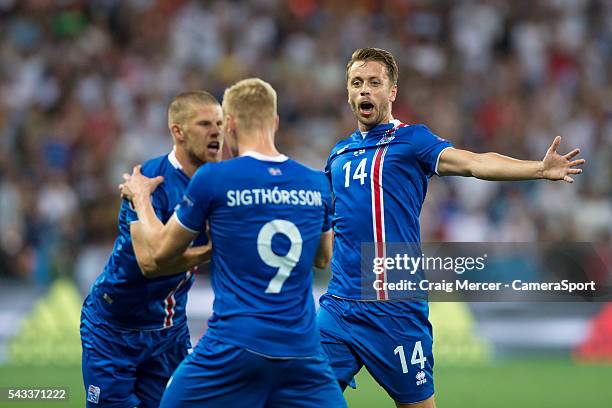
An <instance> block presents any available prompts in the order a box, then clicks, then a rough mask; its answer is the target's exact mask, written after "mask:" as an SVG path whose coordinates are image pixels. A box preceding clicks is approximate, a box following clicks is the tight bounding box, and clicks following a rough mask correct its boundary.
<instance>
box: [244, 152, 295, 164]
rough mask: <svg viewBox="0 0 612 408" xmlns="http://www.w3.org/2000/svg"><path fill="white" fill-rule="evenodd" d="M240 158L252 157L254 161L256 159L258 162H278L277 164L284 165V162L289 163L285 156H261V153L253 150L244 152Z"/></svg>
mask: <svg viewBox="0 0 612 408" xmlns="http://www.w3.org/2000/svg"><path fill="white" fill-rule="evenodd" d="M240 156H249V157H252V158H253V159H256V160H261V161H268V162H277V163H282V162H284V161H287V160H288V159H289V158H288V157H287V156H285V155H284V154H279V155H278V156H267V155H265V154H261V153H258V152H255V151H253V150H249V151H248V152H244V153H243V154H241V155H240Z"/></svg>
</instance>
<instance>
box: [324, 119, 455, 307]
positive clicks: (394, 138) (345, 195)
mask: <svg viewBox="0 0 612 408" xmlns="http://www.w3.org/2000/svg"><path fill="white" fill-rule="evenodd" d="M448 147H451V144H450V143H449V142H448V141H446V140H444V139H442V138H440V137H438V136H436V135H434V134H433V133H431V132H430V131H429V129H427V127H425V126H423V125H405V124H403V123H400V122H399V121H393V122H392V123H388V124H380V125H378V126H376V127H374V128H373V129H371V130H370V131H369V132H367V134H366V135H365V137H363V135H362V133H361V132H360V131H359V130H357V131H355V133H353V134H352V135H351V136H350V137H348V138H347V139H344V140H341V141H340V142H338V143H337V144H336V146H334V148H333V149H332V151H331V153H330V156H329V158H328V160H327V165H326V168H325V171H326V174H327V176H328V178H329V180H330V182H331V185H332V192H333V196H334V216H333V222H332V224H333V228H334V254H333V258H332V263H331V269H332V279H331V281H330V284H329V289H328V293H330V294H332V295H335V296H338V297H342V298H346V299H363V300H388V299H389V298H390V297H389V296H390V294H389V293H388V291H387V290H384V289H379V290H375V289H374V286H373V285H371V283H372V282H373V281H374V278H375V275H374V274H373V273H370V274H368V271H367V270H366V271H364V273H362V259H361V256H362V243H372V246H373V251H374V252H375V253H374V254H373V256H376V257H384V256H385V246H384V244H385V243H390V242H398V243H399V242H402V243H403V242H406V243H418V242H420V227H419V215H420V213H421V207H422V205H423V201H424V199H425V194H426V192H427V183H428V180H429V177H431V176H432V175H434V174H436V171H437V166H438V160H439V157H440V153H441V152H442V151H443V150H444V149H446V148H448ZM381 278H382V280H383V281H385V279H386V273H383V275H382V276H381ZM369 279H371V281H369Z"/></svg>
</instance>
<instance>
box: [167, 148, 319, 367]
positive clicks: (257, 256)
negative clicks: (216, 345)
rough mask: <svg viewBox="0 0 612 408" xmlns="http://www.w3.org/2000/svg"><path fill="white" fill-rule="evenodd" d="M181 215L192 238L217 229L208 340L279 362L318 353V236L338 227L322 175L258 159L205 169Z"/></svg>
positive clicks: (213, 233)
mask: <svg viewBox="0 0 612 408" xmlns="http://www.w3.org/2000/svg"><path fill="white" fill-rule="evenodd" d="M176 216H177V220H178V221H179V223H180V224H181V225H182V226H183V227H184V228H186V229H188V230H190V231H192V232H201V231H203V230H204V229H205V228H206V223H207V222H208V224H209V226H210V234H211V237H212V243H213V253H212V268H211V276H212V278H211V280H212V287H213V290H214V293H215V300H214V304H213V315H212V317H211V318H210V320H209V321H208V332H207V334H206V336H207V337H210V338H214V339H217V340H218V341H221V342H224V343H229V344H233V345H235V346H239V347H243V348H246V349H248V350H251V351H253V352H256V353H260V354H263V355H265V356H269V357H276V358H283V357H286V358H300V357H313V356H315V355H317V354H318V353H319V352H320V343H319V341H320V339H319V332H318V329H317V326H316V323H315V307H314V300H313V297H312V291H311V287H312V264H313V260H314V256H315V253H316V251H317V248H318V245H319V240H320V236H321V232H324V231H327V230H329V229H330V228H331V193H330V190H329V184H328V182H327V180H326V178H325V175H324V174H323V173H322V172H320V171H315V170H312V169H309V168H307V167H305V166H303V165H302V164H300V163H298V162H296V161H294V160H291V159H288V158H287V157H286V156H282V155H281V156H276V157H269V156H263V155H260V154H257V153H255V152H249V153H247V154H245V155H243V156H241V157H238V158H235V159H232V160H228V161H224V162H220V163H208V164H205V165H204V166H202V167H201V168H200V169H199V170H198V171H197V172H196V174H195V175H194V176H193V178H192V179H191V182H190V183H189V186H188V187H187V191H186V193H185V196H184V198H183V201H182V202H181V204H180V205H179V207H178V208H177V211H176Z"/></svg>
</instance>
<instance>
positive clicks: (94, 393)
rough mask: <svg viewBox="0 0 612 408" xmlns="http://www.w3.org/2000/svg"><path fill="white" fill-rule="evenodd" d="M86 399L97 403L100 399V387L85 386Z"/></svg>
mask: <svg viewBox="0 0 612 408" xmlns="http://www.w3.org/2000/svg"><path fill="white" fill-rule="evenodd" d="M87 401H89V402H93V403H94V404H97V403H98V402H99V401H100V387H96V386H95V385H90V386H89V388H87Z"/></svg>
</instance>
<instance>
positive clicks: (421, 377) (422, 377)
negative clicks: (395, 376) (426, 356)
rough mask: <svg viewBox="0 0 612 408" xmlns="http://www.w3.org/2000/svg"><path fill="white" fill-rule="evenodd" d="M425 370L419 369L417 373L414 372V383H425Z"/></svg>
mask: <svg viewBox="0 0 612 408" xmlns="http://www.w3.org/2000/svg"><path fill="white" fill-rule="evenodd" d="M425 377H426V375H425V372H424V371H422V370H421V371H419V372H418V373H416V376H415V378H416V380H417V381H416V385H421V384H425V383H426V382H427V378H425Z"/></svg>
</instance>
